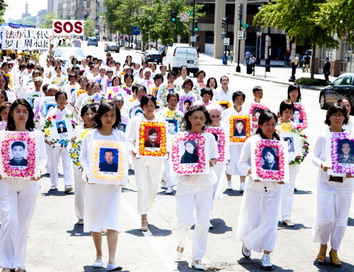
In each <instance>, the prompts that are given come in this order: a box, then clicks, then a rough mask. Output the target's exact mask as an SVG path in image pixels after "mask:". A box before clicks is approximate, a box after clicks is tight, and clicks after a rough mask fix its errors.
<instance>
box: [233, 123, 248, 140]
mask: <svg viewBox="0 0 354 272" xmlns="http://www.w3.org/2000/svg"><path fill="white" fill-rule="evenodd" d="M234 136H236V137H244V136H246V130H245V124H244V121H242V120H236V121H235V129H234Z"/></svg>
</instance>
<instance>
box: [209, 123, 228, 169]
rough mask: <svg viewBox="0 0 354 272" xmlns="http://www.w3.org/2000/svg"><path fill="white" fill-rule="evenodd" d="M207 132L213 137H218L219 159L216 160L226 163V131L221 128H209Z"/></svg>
mask: <svg viewBox="0 0 354 272" xmlns="http://www.w3.org/2000/svg"><path fill="white" fill-rule="evenodd" d="M205 131H206V132H209V133H211V134H213V135H217V137H218V140H217V144H218V152H219V155H218V158H217V159H216V160H217V161H218V162H224V160H225V143H226V141H225V140H226V136H225V131H224V129H222V128H219V127H207V128H206V129H205Z"/></svg>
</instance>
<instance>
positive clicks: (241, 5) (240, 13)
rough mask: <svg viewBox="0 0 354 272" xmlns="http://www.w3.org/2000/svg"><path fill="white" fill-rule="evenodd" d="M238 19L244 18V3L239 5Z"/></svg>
mask: <svg viewBox="0 0 354 272" xmlns="http://www.w3.org/2000/svg"><path fill="white" fill-rule="evenodd" d="M238 19H239V20H240V21H241V20H242V19H243V3H240V4H239V5H238Z"/></svg>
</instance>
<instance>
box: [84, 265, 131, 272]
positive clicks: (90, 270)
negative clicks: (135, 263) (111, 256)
mask: <svg viewBox="0 0 354 272" xmlns="http://www.w3.org/2000/svg"><path fill="white" fill-rule="evenodd" d="M83 271H84V272H106V271H107V270H106V268H104V267H102V268H94V267H93V266H91V265H85V266H84V270H83ZM121 271H122V272H129V270H124V269H123V270H121Z"/></svg>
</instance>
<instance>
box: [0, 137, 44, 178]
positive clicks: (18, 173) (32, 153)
mask: <svg viewBox="0 0 354 272" xmlns="http://www.w3.org/2000/svg"><path fill="white" fill-rule="evenodd" d="M1 155H2V156H1V158H0V159H1V164H0V165H1V166H0V170H1V171H0V172H1V175H2V177H5V178H30V177H34V176H36V175H38V173H36V171H38V170H37V165H36V164H37V161H36V139H35V137H33V136H31V134H30V133H29V132H14V131H6V132H5V136H4V139H2V144H1Z"/></svg>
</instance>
